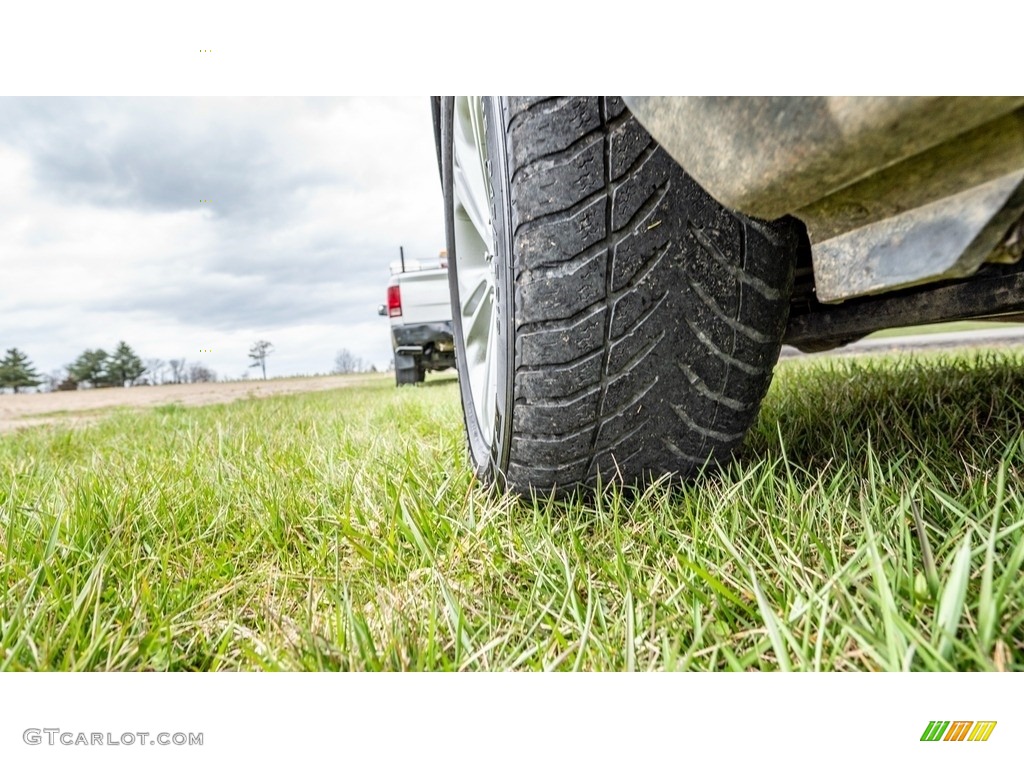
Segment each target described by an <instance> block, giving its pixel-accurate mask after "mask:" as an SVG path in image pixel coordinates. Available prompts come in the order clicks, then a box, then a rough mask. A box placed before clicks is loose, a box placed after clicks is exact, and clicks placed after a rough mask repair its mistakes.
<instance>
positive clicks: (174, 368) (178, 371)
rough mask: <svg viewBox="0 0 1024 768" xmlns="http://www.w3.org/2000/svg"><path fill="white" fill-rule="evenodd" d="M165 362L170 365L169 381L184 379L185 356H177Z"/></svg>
mask: <svg viewBox="0 0 1024 768" xmlns="http://www.w3.org/2000/svg"><path fill="white" fill-rule="evenodd" d="M167 364H168V365H169V366H171V383H172V384H181V383H183V382H184V381H185V358H184V357H179V358H177V359H176V360H175V359H173V358H172V359H171V360H168V361H167Z"/></svg>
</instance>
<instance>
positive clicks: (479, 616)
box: [0, 352, 1024, 670]
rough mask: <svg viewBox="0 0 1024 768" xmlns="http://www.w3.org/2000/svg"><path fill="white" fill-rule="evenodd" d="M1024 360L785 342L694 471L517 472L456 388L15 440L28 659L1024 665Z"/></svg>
mask: <svg viewBox="0 0 1024 768" xmlns="http://www.w3.org/2000/svg"><path fill="white" fill-rule="evenodd" d="M1022 422H1024V357H1022V356H1021V355H1020V354H1019V353H1017V354H1014V353H1005V352H1003V353H992V352H985V353H961V354H957V355H955V356H954V355H948V354H943V355H922V356H916V357H913V358H857V359H848V358H846V359H843V358H825V359H821V360H816V359H799V360H794V361H789V362H786V363H784V364H782V365H780V367H779V370H778V373H777V376H776V379H775V382H774V384H773V386H772V389H771V391H770V392H769V394H768V397H767V399H766V401H765V405H764V408H763V409H762V413H761V416H760V418H759V421H758V423H757V425H756V427H755V429H754V430H753V432H752V433H751V435H750V437H749V439H748V441H747V443H746V444H745V446H744V451H743V455H742V456H740V458H739V460H738V461H737V462H735V463H733V464H731V465H729V466H727V467H725V468H724V470H722V471H721V472H719V473H709V474H707V475H706V476H704V477H703V478H701V479H699V480H697V481H696V482H695V483H692V484H690V485H689V486H687V487H684V488H678V487H673V486H672V485H671V484H669V483H659V484H656V485H654V486H653V487H649V488H647V489H646V490H644V491H642V492H640V493H629V492H624V491H622V490H621V489H616V488H614V487H609V488H607V489H606V490H605V491H604V492H603V493H602V494H599V495H597V496H596V497H594V498H592V499H590V500H570V501H564V502H553V501H548V500H537V501H530V500H522V499H516V498H510V497H505V496H501V495H499V494H497V493H494V492H492V491H489V490H488V489H486V488H483V487H481V486H480V485H479V484H478V483H476V482H475V481H474V480H473V479H472V476H471V473H470V472H469V470H468V469H467V462H466V458H465V455H464V452H463V444H462V440H463V435H462V427H461V422H460V412H459V405H458V391H457V386H456V385H455V384H453V383H451V382H448V383H438V384H437V385H434V386H424V387H417V388H403V389H401V390H396V389H395V388H394V387H393V385H392V384H391V382H390V381H389V380H381V381H376V382H371V383H368V384H367V385H365V386H361V387H352V388H349V389H340V390H335V391H327V392H319V393H310V394H305V395H291V396H282V397H271V398H266V399H252V400H244V401H238V402H235V403H232V404H229V405H216V406H208V407H201V408H183V407H180V406H174V407H170V406H168V407H162V408H159V409H155V410H151V411H148V412H124V413H115V414H113V415H111V416H110V417H109V418H106V419H104V420H103V421H100V422H97V423H92V424H89V425H86V426H84V427H77V428H67V427H53V426H50V427H34V428H29V429H24V430H21V431H20V432H17V433H14V434H9V435H6V436H2V437H0V587H3V591H2V593H0V667H2V668H4V669H132V670H137V669H172V670H181V669H202V670H219V669H427V670H438V669H470V670H490V669H563V670H569V669H586V670H592V669H614V670H620V669H621V670H633V669H637V670H646V669H694V670H734V669H735V670H746V669H761V670H774V669H826V670H855V669H856V670H860V669H887V670H900V669H913V670H949V669H957V670H991V669H1012V670H1022V669H1024V575H1022V568H1021V566H1022V561H1024V514H1022V511H1024V477H1022V468H1024V438H1022V437H1021V431H1022Z"/></svg>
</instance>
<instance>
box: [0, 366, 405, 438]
mask: <svg viewBox="0 0 1024 768" xmlns="http://www.w3.org/2000/svg"><path fill="white" fill-rule="evenodd" d="M387 376H388V374H366V375H347V376H316V377H310V378H301V379H299V378H296V379H270V380H268V381H262V380H260V381H225V382H215V383H212V384H167V385H164V386H160V387H129V388H127V389H82V390H77V391H74V392H43V393H32V392H29V393H22V394H18V395H12V394H6V395H0V432H8V431H11V430H14V429H17V428H18V427H28V426H35V425H37V424H48V423H51V422H55V421H82V420H92V419H95V418H98V417H99V416H102V415H105V412H106V411H107V410H109V409H110V408H118V407H129V408H151V407H153V406H157V405H166V404H169V403H178V404H180V405H207V404H210V403H228V402H231V401H232V400H238V399H240V398H245V397H267V396H269V395H284V394H291V393H296V392H315V391H320V390H324V389H338V388H340V387H351V386H353V385H355V384H363V383H365V382H368V381H379V380H381V378H382V377H387Z"/></svg>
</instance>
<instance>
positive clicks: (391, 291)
mask: <svg viewBox="0 0 1024 768" xmlns="http://www.w3.org/2000/svg"><path fill="white" fill-rule="evenodd" d="M401 316H402V292H401V288H400V286H397V285H389V286H388V317H401Z"/></svg>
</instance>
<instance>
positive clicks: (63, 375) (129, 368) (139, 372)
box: [0, 341, 217, 394]
mask: <svg viewBox="0 0 1024 768" xmlns="http://www.w3.org/2000/svg"><path fill="white" fill-rule="evenodd" d="M216 380H217V374H216V372H214V371H213V370H211V369H210V368H207V367H206V366H205V365H202V364H200V363H191V364H188V363H187V362H186V360H185V358H183V357H182V358H177V359H173V360H167V361H164V360H161V359H160V358H157V357H153V358H149V359H147V360H146V362H145V363H143V361H142V359H141V358H140V357H139V356H138V355H137V354H135V351H134V350H133V349H132V348H131V347H130V346H129V345H128V343H127V342H124V341H121V342H119V343H118V345H117V347H116V348H115V349H114V351H113V352H107V351H106V350H104V349H87V350H85V351H84V352H82V354H80V355H79V356H78V357H77V358H76V359H75V361H74V362H72V363H69V364H67V365H66V366H64V368H63V369H58V370H55V371H51V372H50V374H48V375H46V376H41V375H40V374H39V372H38V371H36V369H35V367H34V366H33V365H32V363H31V361H30V360H29V357H28V355H26V354H25V353H24V352H22V351H21V350H19V349H18V348H17V347H12V348H11V349H8V350H7V353H6V354H5V355H4V356H3V358H2V359H0V393H2V392H5V391H7V390H11V391H12V392H14V393H15V394H17V393H19V392H21V391H23V390H26V389H33V388H35V387H39V386H44V385H45V386H46V388H47V389H49V390H50V391H58V390H75V389H82V388H85V389H92V388H100V387H136V386H148V385H154V384H188V383H197V382H208V381H216Z"/></svg>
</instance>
